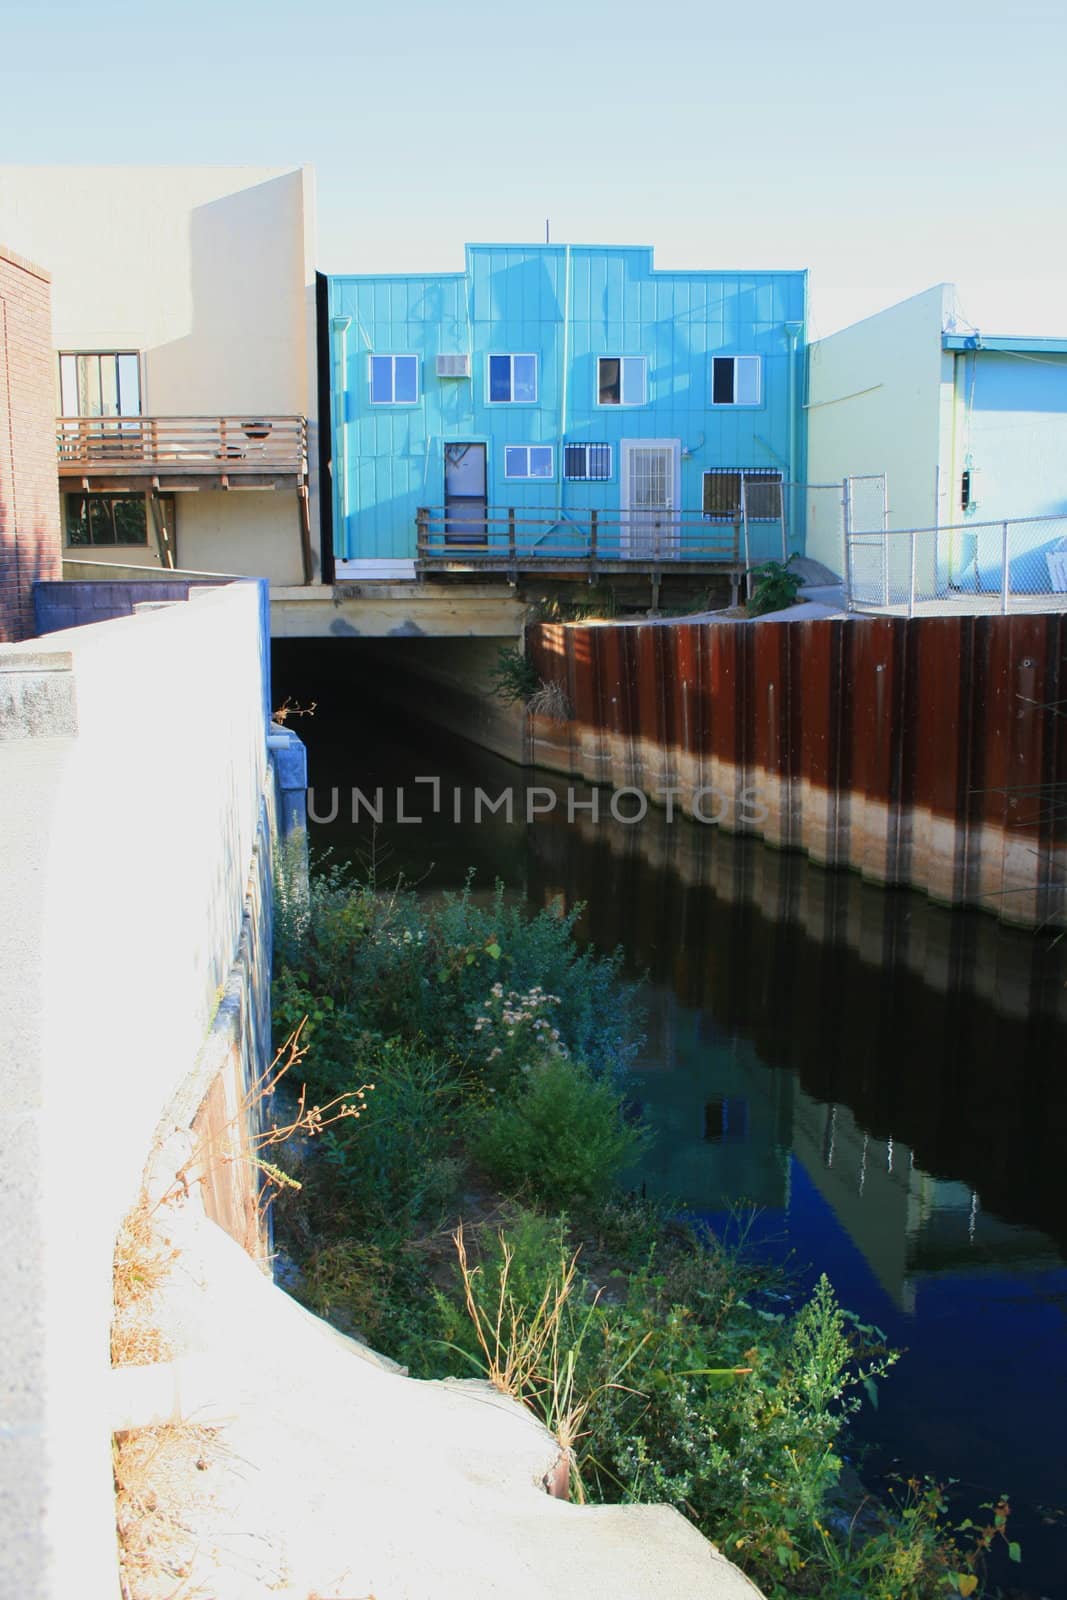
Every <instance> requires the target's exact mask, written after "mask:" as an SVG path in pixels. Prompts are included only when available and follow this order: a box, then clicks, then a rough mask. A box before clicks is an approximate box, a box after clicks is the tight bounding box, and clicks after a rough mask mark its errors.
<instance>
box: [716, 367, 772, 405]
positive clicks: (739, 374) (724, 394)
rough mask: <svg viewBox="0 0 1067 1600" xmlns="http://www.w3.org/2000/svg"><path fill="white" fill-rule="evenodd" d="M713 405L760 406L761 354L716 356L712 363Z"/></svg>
mask: <svg viewBox="0 0 1067 1600" xmlns="http://www.w3.org/2000/svg"><path fill="white" fill-rule="evenodd" d="M711 403H712V405H713V406H758V405H759V403H760V358H759V356H715V357H713V359H712V363H711Z"/></svg>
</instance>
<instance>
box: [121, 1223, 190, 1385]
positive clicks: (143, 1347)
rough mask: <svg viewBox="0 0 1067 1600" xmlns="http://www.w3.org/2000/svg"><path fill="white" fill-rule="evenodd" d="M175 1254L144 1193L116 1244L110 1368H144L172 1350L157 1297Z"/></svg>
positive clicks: (163, 1357) (123, 1226)
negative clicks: (160, 1319) (161, 1323)
mask: <svg viewBox="0 0 1067 1600" xmlns="http://www.w3.org/2000/svg"><path fill="white" fill-rule="evenodd" d="M176 1254H177V1252H176V1251H175V1249H174V1247H173V1246H172V1245H170V1244H169V1243H168V1242H167V1241H166V1239H164V1237H163V1235H162V1232H161V1230H160V1227H159V1221H158V1217H157V1215H156V1212H155V1209H154V1208H153V1207H152V1206H151V1205H150V1204H149V1201H148V1197H147V1195H145V1194H142V1195H141V1197H140V1199H139V1200H138V1202H137V1204H136V1205H135V1206H134V1207H133V1209H132V1210H131V1211H130V1212H128V1213H127V1215H126V1217H125V1219H124V1220H123V1224H122V1227H121V1228H120V1229H119V1235H118V1238H117V1239H116V1241H115V1265H114V1277H113V1282H114V1302H115V1309H114V1313H113V1316H112V1322H111V1364H112V1366H115V1367H142V1366H147V1365H149V1364H150V1363H151V1362H153V1361H166V1360H167V1358H168V1357H169V1355H170V1353H171V1352H170V1348H169V1346H168V1344H167V1341H166V1339H165V1338H164V1336H163V1334H162V1332H161V1331H160V1328H159V1326H158V1314H157V1303H156V1297H157V1294H158V1291H159V1288H160V1285H161V1284H162V1282H163V1280H164V1278H165V1277H166V1276H167V1273H168V1272H169V1270H170V1266H171V1262H172V1261H173V1260H174V1258H175V1255H176Z"/></svg>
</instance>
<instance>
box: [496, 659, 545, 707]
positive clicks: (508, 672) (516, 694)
mask: <svg viewBox="0 0 1067 1600" xmlns="http://www.w3.org/2000/svg"><path fill="white" fill-rule="evenodd" d="M489 679H490V683H491V685H492V690H493V693H494V694H495V695H496V696H497V698H498V699H499V700H504V701H506V702H507V703H508V704H509V705H516V704H518V705H525V703H526V701H527V700H529V698H530V696H531V695H532V694H535V693H536V691H537V690H538V689H539V688H540V687H541V679H540V678H539V677H538V675H537V669H536V667H535V666H534V664H533V662H532V661H529V660H527V658H526V656H524V655H523V653H522V651H521V650H513V649H512V648H511V646H510V645H504V646H502V648H501V649H500V651H499V653H498V655H497V658H496V666H495V667H494V668H493V669H492V671H491V672H490V674H489Z"/></svg>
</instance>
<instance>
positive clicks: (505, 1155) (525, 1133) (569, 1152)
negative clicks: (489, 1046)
mask: <svg viewBox="0 0 1067 1600" xmlns="http://www.w3.org/2000/svg"><path fill="white" fill-rule="evenodd" d="M644 1142H645V1133H644V1130H643V1129H641V1128H639V1127H635V1126H633V1125H632V1124H630V1123H628V1122H627V1121H626V1119H625V1116H624V1115H623V1103H622V1097H621V1095H620V1094H619V1092H618V1091H617V1090H616V1089H615V1088H614V1087H613V1086H612V1085H611V1084H610V1083H608V1082H605V1081H603V1080H598V1079H595V1078H594V1077H593V1075H592V1074H591V1073H590V1071H589V1069H588V1067H586V1066H585V1065H584V1064H583V1063H581V1062H578V1061H573V1060H570V1059H569V1058H567V1057H565V1056H549V1057H548V1058H547V1059H546V1060H544V1061H536V1062H534V1063H533V1064H532V1065H531V1066H530V1067H529V1069H528V1071H527V1072H526V1073H525V1074H523V1075H522V1076H521V1078H520V1080H519V1082H518V1083H516V1084H515V1085H514V1087H513V1088H511V1089H510V1090H508V1091H507V1092H506V1093H504V1094H501V1095H499V1096H497V1097H496V1098H495V1100H494V1101H493V1102H492V1103H491V1104H490V1105H489V1107H488V1108H487V1109H486V1110H485V1111H484V1112H479V1114H478V1116H477V1121H476V1125H475V1128H474V1130H473V1134H472V1138H471V1151H472V1154H473V1155H474V1158H475V1160H476V1161H477V1162H478V1164H479V1165H480V1166H481V1167H482V1168H483V1169H484V1171H485V1172H486V1174H487V1175H488V1177H489V1178H490V1179H491V1180H492V1181H493V1182H494V1183H495V1184H498V1185H499V1186H500V1188H501V1190H502V1191H503V1192H504V1193H505V1194H510V1195H518V1194H527V1195H532V1196H534V1197H535V1198H537V1199H542V1200H547V1201H548V1202H550V1203H553V1204H555V1205H556V1206H557V1207H559V1206H563V1205H569V1204H571V1203H572V1202H576V1201H589V1200H594V1199H597V1198H599V1197H601V1196H603V1195H606V1194H607V1193H608V1191H609V1190H610V1189H611V1187H612V1185H613V1183H614V1182H615V1180H616V1179H617V1177H618V1175H619V1173H620V1172H621V1171H622V1170H623V1168H625V1167H627V1166H629V1165H630V1164H631V1163H632V1162H633V1161H634V1160H636V1158H637V1155H638V1153H639V1151H640V1150H641V1148H642V1145H643V1144H644Z"/></svg>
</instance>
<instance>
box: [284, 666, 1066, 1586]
mask: <svg viewBox="0 0 1067 1600" xmlns="http://www.w3.org/2000/svg"><path fill="white" fill-rule="evenodd" d="M284 689H285V690H286V692H294V691H295V697H296V698H298V699H307V698H315V697H316V693H318V694H319V698H320V701H321V698H322V696H321V689H320V685H319V684H318V683H317V682H316V684H314V685H313V686H312V693H311V694H307V693H306V685H304V684H301V683H300V682H299V680H298V679H294V681H292V682H286V683H285V684H284ZM350 705H351V699H348V701H347V703H346V705H345V706H344V707H340V706H335V707H333V708H332V710H331V708H330V707H329V706H322V705H321V704H320V711H319V713H318V715H317V717H316V718H315V719H314V721H313V722H311V723H308V724H304V725H302V726H301V727H300V729H299V731H300V733H301V735H302V736H303V737H305V738H306V739H307V741H308V744H309V750H310V756H311V773H312V782H313V783H314V784H315V785H316V786H317V787H318V788H319V789H326V788H328V787H329V786H330V785H333V784H337V785H339V786H341V788H342V791H344V790H345V786H348V785H351V784H352V783H358V784H362V785H363V786H364V788H367V787H368V786H373V785H376V784H383V785H391V786H395V785H397V784H401V785H406V784H410V783H411V782H412V781H413V779H414V778H415V777H416V776H421V775H427V774H438V775H440V776H441V778H442V781H443V784H444V785H445V787H446V788H450V787H451V786H452V785H453V784H456V785H459V786H460V787H463V786H466V788H467V789H468V790H470V789H471V788H472V787H473V786H474V785H481V786H483V787H485V788H486V789H488V790H490V791H492V792H497V791H498V790H499V789H501V788H503V787H505V786H507V785H509V784H512V785H515V786H516V817H517V818H521V816H522V815H523V807H522V804H521V785H522V781H523V779H522V775H521V774H519V773H517V772H516V770H515V769H514V768H511V767H509V766H508V765H507V764H506V763H504V762H501V761H498V760H495V759H494V758H492V757H490V756H488V755H486V754H485V753H484V752H481V751H477V750H472V749H465V748H464V747H463V746H462V745H461V744H459V743H458V742H457V741H456V740H455V739H452V738H445V737H442V736H440V735H436V734H433V733H432V732H430V731H428V730H426V729H425V728H423V727H418V726H417V725H416V724H413V723H411V722H409V721H405V720H404V719H403V717H402V715H399V714H397V713H390V714H389V716H388V719H387V720H383V721H382V722H381V723H380V724H377V725H376V724H375V723H373V722H372V721H371V720H370V719H369V718H368V717H367V716H366V715H362V714H361V715H360V716H359V717H358V718H357V719H353V717H352V713H351V711H350V709H349V706H350ZM530 776H531V781H536V782H537V783H538V784H539V785H551V786H552V787H553V788H555V789H556V791H557V793H558V794H559V795H560V797H561V799H560V804H559V806H558V807H557V810H556V811H555V813H553V814H552V815H550V816H547V817H545V818H544V819H543V820H541V821H539V822H537V823H536V824H534V825H532V826H525V825H524V824H523V823H522V822H521V821H516V822H515V823H514V824H513V825H508V824H507V823H506V822H505V821H504V820H503V818H502V817H501V818H496V819H493V820H491V821H490V820H486V821H484V822H483V823H482V825H481V826H480V827H479V828H477V829H472V828H471V827H470V826H469V825H460V826H458V827H457V826H455V825H454V824H452V823H451V821H450V820H449V810H448V808H447V807H445V808H444V810H443V812H442V814H441V815H438V816H437V817H432V816H427V819H426V821H424V822H423V823H420V824H418V825H397V824H395V823H393V824H389V823H386V824H385V825H383V826H382V827H380V828H378V829H377V830H374V831H373V833H372V831H371V830H370V829H369V828H368V827H367V826H366V824H365V823H364V825H362V826H361V827H359V828H354V827H353V826H352V824H351V822H346V821H344V820H343V811H342V819H341V820H339V821H338V822H337V823H336V824H334V825H332V826H330V827H325V828H321V829H319V830H317V842H318V843H320V844H321V843H325V842H328V843H330V844H331V845H332V846H333V848H334V850H335V852H336V854H337V855H338V856H339V857H341V858H350V857H352V856H353V855H359V856H362V857H363V858H364V859H366V858H368V857H369V856H373V857H374V858H375V859H376V861H377V864H378V869H379V872H380V874H382V875H383V876H385V877H390V876H394V875H395V874H396V873H397V872H400V871H403V872H404V873H405V875H406V876H407V877H408V879H409V880H416V881H417V880H421V881H423V882H424V883H426V884H430V885H433V886H435V887H447V886H453V887H454V886H458V885H459V884H460V883H461V882H462V881H463V877H464V874H465V872H466V869H467V868H468V867H470V866H475V867H477V869H478V871H479V875H480V877H479V881H480V882H482V883H483V884H485V883H487V882H488V881H491V879H492V878H493V877H494V876H497V875H499V876H500V877H502V878H503V879H504V881H505V882H506V883H507V885H508V886H509V888H511V889H513V890H514V891H516V892H518V893H521V894H525V895H526V896H527V897H528V899H529V901H530V902H531V903H532V904H534V905H543V904H547V903H550V902H551V901H552V900H553V899H556V898H557V897H561V898H562V899H563V900H564V901H565V903H567V904H568V905H572V904H574V903H576V902H578V901H583V902H585V904H586V907H587V909H586V912H585V916H584V918H583V922H582V925H581V929H582V935H583V937H585V938H588V939H591V940H592V941H594V942H595V943H596V944H597V945H598V946H600V947H601V948H604V949H612V948H614V947H615V946H617V945H619V944H621V945H622V946H623V948H624V950H625V954H626V959H627V962H628V965H629V968H630V970H631V971H632V972H634V973H635V974H645V975H647V977H648V979H649V984H648V988H647V1003H648V1027H647V1043H646V1045H645V1048H644V1050H643V1052H642V1056H641V1060H640V1062H639V1065H638V1071H637V1077H636V1083H635V1094H636V1095H637V1097H639V1098H640V1099H641V1100H642V1102H643V1104H644V1106H645V1109H646V1111H647V1113H648V1115H649V1117H650V1119H651V1120H652V1122H653V1123H654V1124H655V1126H656V1128H657V1129H658V1131H659V1138H658V1141H657V1143H656V1145H655V1147H654V1148H653V1150H652V1152H651V1153H650V1155H649V1156H648V1158H647V1162H646V1166H645V1168H644V1171H643V1181H644V1182H645V1184H646V1185H647V1186H648V1188H649V1189H652V1190H655V1191H657V1192H661V1193H664V1194H668V1195H673V1196H677V1197H678V1198H679V1199H680V1200H681V1201H683V1202H684V1203H685V1204H686V1205H687V1206H689V1207H690V1208H692V1209H694V1210H697V1211H700V1212H703V1213H706V1214H708V1215H709V1216H713V1217H714V1216H716V1215H718V1214H720V1213H722V1212H724V1211H726V1210H727V1208H729V1207H730V1206H731V1205H733V1204H734V1203H736V1202H737V1201H738V1200H740V1199H748V1200H751V1201H753V1202H755V1203H756V1204H757V1205H758V1206H759V1207H760V1208H761V1211H760V1216H759V1221H758V1224H757V1235H758V1237H759V1238H760V1239H761V1240H762V1241H763V1243H764V1245H765V1247H766V1248H768V1249H774V1250H776V1251H791V1252H793V1255H794V1259H795V1260H796V1261H797V1262H798V1263H801V1264H805V1265H806V1264H810V1265H811V1268H812V1270H813V1271H825V1272H826V1273H827V1274H828V1276H829V1277H830V1279H831V1281H832V1282H833V1284H834V1286H835V1288H836V1289H837V1291H838V1294H839V1296H840V1298H841V1300H842V1301H843V1303H844V1304H846V1305H848V1306H850V1307H851V1308H853V1309H854V1310H855V1311H856V1312H858V1313H859V1314H860V1315H861V1316H862V1317H864V1318H865V1319H867V1320H870V1321H873V1322H875V1323H877V1324H878V1325H879V1326H881V1327H882V1328H883V1329H884V1330H885V1331H886V1333H887V1335H888V1337H889V1340H890V1342H891V1343H893V1344H895V1345H897V1346H899V1347H902V1348H905V1349H906V1351H907V1354H906V1356H905V1357H904V1359H903V1360H902V1361H901V1362H900V1364H899V1365H898V1367H897V1368H896V1369H895V1370H894V1372H893V1374H892V1375H891V1376H890V1378H889V1379H888V1380H887V1383H886V1386H885V1389H884V1391H883V1393H884V1397H885V1398H884V1403H883V1405H882V1406H881V1408H880V1409H879V1410H878V1411H877V1412H873V1411H868V1412H866V1413H865V1417H864V1423H863V1426H864V1429H865V1436H866V1439H867V1441H868V1443H869V1445H870V1447H871V1448H872V1449H873V1450H874V1452H875V1454H874V1456H873V1458H872V1464H873V1466H875V1467H886V1466H888V1465H889V1464H890V1463H891V1462H892V1461H893V1460H894V1459H897V1460H899V1462H900V1463H901V1465H902V1466H903V1467H904V1469H905V1470H906V1471H907V1472H919V1473H921V1472H930V1473H932V1474H934V1475H936V1476H938V1477H939V1478H941V1479H945V1478H947V1477H950V1476H951V1477H955V1478H958V1479H960V1480H962V1486H963V1488H964V1489H965V1491H966V1493H967V1494H968V1495H969V1496H970V1503H971V1505H974V1504H976V1503H977V1502H978V1501H979V1500H982V1499H988V1498H990V1497H991V1496H993V1495H996V1494H999V1493H1000V1492H1001V1491H1002V1490H1004V1489H1010V1490H1011V1491H1012V1493H1013V1499H1014V1502H1015V1504H1016V1507H1017V1512H1018V1515H1017V1519H1016V1520H1017V1523H1018V1535H1019V1537H1020V1538H1021V1540H1022V1542H1023V1544H1024V1548H1025V1566H1024V1568H1023V1570H1022V1573H1021V1575H1020V1574H1019V1573H1018V1572H1017V1571H1014V1570H1013V1571H1012V1572H1011V1573H1010V1574H1004V1575H1001V1576H1000V1581H1001V1582H1003V1583H1005V1585H1007V1583H1008V1582H1009V1581H1010V1582H1014V1583H1015V1584H1016V1585H1018V1583H1019V1580H1020V1576H1021V1578H1022V1580H1023V1581H1024V1587H1023V1588H1022V1589H1019V1588H1018V1587H1016V1588H1015V1590H1014V1592H1015V1593H1016V1594H1022V1593H1025V1594H1027V1595H1036V1594H1044V1595H1047V1596H1050V1597H1054V1600H1067V1580H1065V1577H1064V1574H1065V1573H1067V1540H1065V1536H1064V1533H1063V1529H1062V1525H1060V1526H1058V1527H1057V1526H1048V1525H1046V1521H1045V1519H1044V1517H1043V1515H1042V1514H1041V1513H1040V1512H1039V1511H1038V1510H1037V1509H1036V1507H1038V1506H1039V1505H1043V1506H1049V1505H1056V1504H1059V1505H1063V1504H1067V1469H1065V1465H1064V1452H1063V1450H1062V1425H1063V1421H1064V1419H1067V1349H1065V1345H1067V1341H1065V1338H1064V1335H1065V1332H1067V1329H1065V1320H1067V1269H1065V1268H1064V1264H1063V1262H1064V1252H1065V1250H1067V1185H1065V1183H1064V1178H1063V1152H1064V1149H1065V1135H1067V1074H1064V1073H1063V1072H1062V1063H1063V1060H1064V1048H1063V1046H1064V1037H1065V1015H1067V991H1065V988H1064V983H1065V978H1067V945H1060V946H1057V945H1054V944H1053V942H1052V940H1051V939H1049V938H1046V937H1042V936H1040V935H1038V936H1033V935H1029V934H1026V933H1022V932H1019V931H1017V930H1013V929H1009V928H1005V927H1003V926H1001V925H999V924H998V923H997V922H996V921H995V920H994V919H993V918H991V917H983V916H981V915H980V914H975V913H964V912H948V911H945V910H942V909H939V908H937V907H934V906H931V905H930V904H929V903H928V902H927V901H926V900H925V899H923V898H922V897H920V896H918V895H915V894H911V893H909V892H907V891H900V890H895V891H885V890H881V889H877V888H873V887H869V886H867V885H864V884H863V883H861V882H860V881H859V879H857V878H856V877H854V876H852V875H848V874H844V873H830V872H824V871H821V870H820V869H818V868H816V867H813V866H811V865H810V864H808V863H807V862H806V861H805V860H804V859H802V858H800V857H796V856H789V855H786V854H783V853H776V852H774V851H772V850H770V849H768V848H767V847H765V846H764V845H762V844H761V843H759V842H758V841H752V840H739V839H734V838H731V837H729V836H725V835H722V834H719V833H717V832H716V831H715V830H713V829H701V828H699V827H698V826H696V825H695V824H691V823H682V822H678V823H675V824H674V825H673V826H670V827H668V826H667V825H666V824H665V822H664V821H663V819H662V817H660V816H657V815H655V814H652V815H650V816H649V818H648V819H647V820H646V822H644V823H642V824H640V825H639V826H634V827H624V826H620V825H618V824H615V825H612V824H611V823H610V822H602V823H600V824H598V825H596V826H594V825H593V824H591V823H590V822H589V821H588V814H587V813H586V814H585V815H586V819H587V820H586V821H585V822H584V823H578V822H576V823H574V824H568V823H567V822H566V820H565V799H564V794H565V786H564V785H563V784H562V783H561V781H560V780H559V779H555V778H545V777H544V775H542V774H537V775H536V778H535V779H534V778H533V775H530ZM423 792H425V791H423ZM587 794H588V791H585V792H584V794H583V795H582V796H580V798H585V797H586V796H587ZM427 809H428V808H426V807H425V806H423V807H422V811H423V813H424V814H425V813H426V812H427ZM392 814H393V812H392V809H391V808H390V809H389V810H388V811H387V815H392ZM577 815H578V816H579V817H581V816H582V815H583V813H581V812H580V811H579V812H578V813H577Z"/></svg>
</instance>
